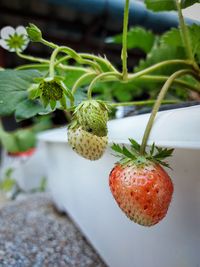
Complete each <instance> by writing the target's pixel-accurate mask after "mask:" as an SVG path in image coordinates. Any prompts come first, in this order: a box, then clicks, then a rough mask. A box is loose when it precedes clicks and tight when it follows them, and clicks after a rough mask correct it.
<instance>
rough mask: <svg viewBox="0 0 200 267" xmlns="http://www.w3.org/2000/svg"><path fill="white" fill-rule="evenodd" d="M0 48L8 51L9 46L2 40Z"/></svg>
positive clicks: (0, 40)
mask: <svg viewBox="0 0 200 267" xmlns="http://www.w3.org/2000/svg"><path fill="white" fill-rule="evenodd" d="M0 46H1V47H3V48H4V49H6V50H9V46H8V44H7V42H6V41H5V40H3V39H0Z"/></svg>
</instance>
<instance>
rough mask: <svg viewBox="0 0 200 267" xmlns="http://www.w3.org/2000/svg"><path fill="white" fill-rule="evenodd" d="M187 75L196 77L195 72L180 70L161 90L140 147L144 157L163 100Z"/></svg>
mask: <svg viewBox="0 0 200 267" xmlns="http://www.w3.org/2000/svg"><path fill="white" fill-rule="evenodd" d="M186 74H190V75H195V72H194V71H193V70H188V69H184V70H179V71H177V72H175V73H174V74H172V75H171V76H170V77H169V79H168V80H167V81H166V82H165V84H164V85H163V87H162V89H161V91H160V93H159V95H158V98H157V100H156V103H155V105H154V107H153V110H152V113H151V116H150V118H149V121H148V124H147V126H146V129H145V132H144V136H143V139H142V145H141V147H140V153H141V154H142V155H144V154H145V151H146V146H147V141H148V138H149V135H150V133H151V129H152V127H153V123H154V120H155V117H156V114H157V112H158V110H159V108H160V105H161V103H162V100H163V99H164V97H165V96H166V93H167V91H168V89H169V88H170V86H171V85H172V83H173V82H174V80H175V79H176V78H178V77H180V76H184V75H186Z"/></svg>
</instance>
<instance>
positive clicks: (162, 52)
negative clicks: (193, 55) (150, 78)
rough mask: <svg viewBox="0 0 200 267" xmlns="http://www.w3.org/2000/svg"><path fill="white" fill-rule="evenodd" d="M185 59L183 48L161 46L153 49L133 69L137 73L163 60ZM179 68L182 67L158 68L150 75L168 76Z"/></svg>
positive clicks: (168, 66)
mask: <svg viewBox="0 0 200 267" xmlns="http://www.w3.org/2000/svg"><path fill="white" fill-rule="evenodd" d="M186 58H187V57H186V53H185V50H184V48H183V47H173V46H167V45H161V46H158V47H154V48H153V49H152V51H151V52H150V53H149V54H148V56H147V58H146V59H145V60H141V61H140V62H139V65H138V66H137V67H135V69H134V71H135V72H138V71H140V70H143V69H145V68H147V67H150V66H152V65H154V64H156V63H159V62H162V61H164V60H170V59H186ZM181 67H182V65H180V64H177V65H167V66H165V67H162V68H160V69H159V70H155V71H153V72H152V73H151V74H158V75H159V74H160V75H170V74H172V73H174V72H175V71H177V70H179V69H180V68H181Z"/></svg>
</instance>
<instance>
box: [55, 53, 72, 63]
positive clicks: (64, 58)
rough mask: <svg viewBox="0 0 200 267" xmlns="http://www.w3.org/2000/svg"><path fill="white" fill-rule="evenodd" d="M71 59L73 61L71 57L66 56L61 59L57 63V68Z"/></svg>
mask: <svg viewBox="0 0 200 267" xmlns="http://www.w3.org/2000/svg"><path fill="white" fill-rule="evenodd" d="M69 59H71V57H70V56H69V55H67V56H64V57H62V58H60V59H59V60H57V61H56V63H55V66H57V65H59V64H60V63H62V62H63V61H67V60H69Z"/></svg>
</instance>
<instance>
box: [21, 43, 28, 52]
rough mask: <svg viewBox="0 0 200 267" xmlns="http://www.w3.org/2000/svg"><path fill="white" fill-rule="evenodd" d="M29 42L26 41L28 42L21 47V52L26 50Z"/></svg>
mask: <svg viewBox="0 0 200 267" xmlns="http://www.w3.org/2000/svg"><path fill="white" fill-rule="evenodd" d="M28 43H29V42H26V43H25V44H24V45H23V46H22V47H21V48H20V52H22V51H24V50H25V49H26V48H27V46H28Z"/></svg>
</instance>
